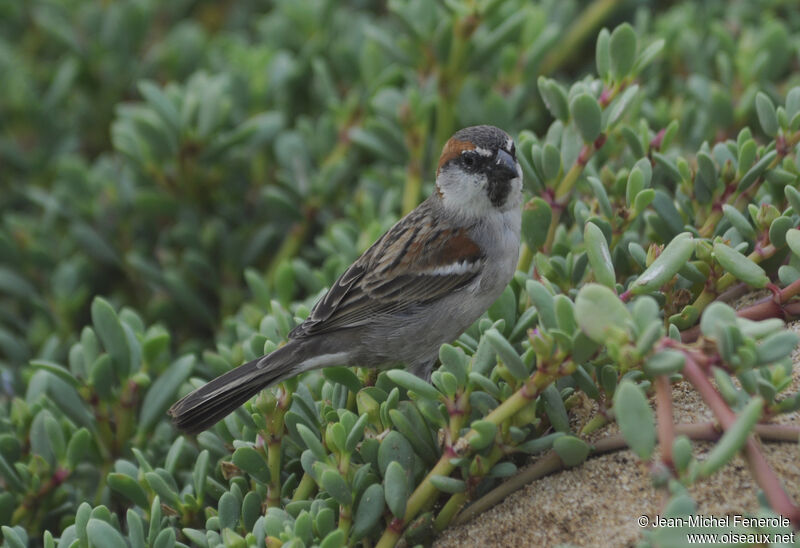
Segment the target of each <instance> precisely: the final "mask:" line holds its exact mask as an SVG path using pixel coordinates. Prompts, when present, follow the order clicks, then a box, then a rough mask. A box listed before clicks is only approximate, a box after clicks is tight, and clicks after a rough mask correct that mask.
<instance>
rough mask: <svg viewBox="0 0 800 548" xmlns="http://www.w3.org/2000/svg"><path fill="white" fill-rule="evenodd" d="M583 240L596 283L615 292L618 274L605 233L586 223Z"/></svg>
mask: <svg viewBox="0 0 800 548" xmlns="http://www.w3.org/2000/svg"><path fill="white" fill-rule="evenodd" d="M583 240H584V242H585V244H586V254H587V255H588V256H589V264H590V265H591V266H592V273H593V274H594V279H595V281H597V282H598V283H600V284H603V285H604V286H606V287H608V288H610V289H612V290H613V289H614V287H615V285H616V274H615V273H614V263H613V261H612V260H611V252H610V251H609V250H608V242H607V241H606V237H605V235H604V234H603V231H602V230H600V228H599V227H598V226H597V225H596V224H594V223H586V226H585V227H584V228H583Z"/></svg>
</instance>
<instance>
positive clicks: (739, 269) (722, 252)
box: [714, 242, 769, 288]
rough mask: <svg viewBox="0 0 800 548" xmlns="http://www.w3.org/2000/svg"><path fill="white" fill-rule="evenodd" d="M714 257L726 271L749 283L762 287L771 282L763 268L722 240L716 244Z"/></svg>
mask: <svg viewBox="0 0 800 548" xmlns="http://www.w3.org/2000/svg"><path fill="white" fill-rule="evenodd" d="M714 257H715V258H716V259H717V262H719V264H720V266H722V268H724V269H725V271H726V272H730V273H731V274H733V275H734V276H736V278H738V279H739V280H741V281H743V282H744V283H746V284H748V285H751V286H753V287H759V288H760V287H764V286H765V285H767V284H768V283H769V278H768V277H767V273H766V272H764V269H763V268H761V267H760V266H758V265H757V264H756V263H754V262H753V261H752V260H750V259H749V258H747V257H745V256H744V255H742V254H741V253H739V252H738V251H736V250H735V249H733V248H731V247H729V246H727V245H725V244H723V243H721V242H717V243H715V244H714Z"/></svg>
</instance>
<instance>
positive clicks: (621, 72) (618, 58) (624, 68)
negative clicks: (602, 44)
mask: <svg viewBox="0 0 800 548" xmlns="http://www.w3.org/2000/svg"><path fill="white" fill-rule="evenodd" d="M609 52H610V56H611V58H610V61H611V63H610V64H611V73H612V74H613V75H614V77H615V78H617V79H618V80H620V79H622V78H624V77H625V76H627V75H628V73H629V72H630V70H631V69H632V68H633V63H634V62H635V61H636V31H634V30H633V27H632V26H631V25H630V24H628V23H623V24H621V25H619V26H618V27H617V28H615V29H614V32H612V33H611V41H610V43H609Z"/></svg>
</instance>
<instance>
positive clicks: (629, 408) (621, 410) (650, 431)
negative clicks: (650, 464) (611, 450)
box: [614, 380, 656, 460]
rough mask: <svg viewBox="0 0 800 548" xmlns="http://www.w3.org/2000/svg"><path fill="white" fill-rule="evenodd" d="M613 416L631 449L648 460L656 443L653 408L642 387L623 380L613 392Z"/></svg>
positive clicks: (641, 457)
mask: <svg viewBox="0 0 800 548" xmlns="http://www.w3.org/2000/svg"><path fill="white" fill-rule="evenodd" d="M614 416H615V417H616V419H617V424H618V425H619V429H620V432H622V436H623V437H624V438H625V441H626V442H627V444H628V446H629V447H630V448H631V450H632V451H633V452H634V453H636V455H638V457H639V458H640V459H642V460H649V459H650V456H651V455H652V454H653V449H654V448H655V445H656V429H655V419H654V417H653V410H652V409H651V408H650V404H649V403H648V401H647V397H645V395H644V392H642V389H641V388H639V386H638V385H636V384H635V383H633V382H631V381H628V380H624V381H622V382H621V383H620V384H619V386H618V387H617V390H616V392H615V393H614Z"/></svg>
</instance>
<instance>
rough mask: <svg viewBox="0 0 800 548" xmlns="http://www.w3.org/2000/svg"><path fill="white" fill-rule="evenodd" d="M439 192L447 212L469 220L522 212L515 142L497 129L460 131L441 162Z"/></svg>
mask: <svg viewBox="0 0 800 548" xmlns="http://www.w3.org/2000/svg"><path fill="white" fill-rule="evenodd" d="M436 192H437V193H438V195H439V197H440V198H441V199H442V202H443V204H444V206H445V207H446V208H447V209H449V210H451V211H453V212H457V213H459V214H461V215H465V216H483V215H486V214H487V213H489V212H491V211H492V210H499V211H508V210H510V209H513V208H519V206H520V204H521V201H522V169H521V168H520V165H519V162H518V161H517V156H516V149H515V147H514V140H513V139H512V138H511V137H510V136H509V135H508V134H507V133H506V132H505V131H503V130H502V129H499V128H496V127H494V126H472V127H467V128H464V129H462V130H459V131H457V132H456V134H455V135H453V136H452V137H451V138H450V140H449V141H447V143H446V144H445V145H444V149H443V150H442V155H441V157H440V158H439V168H438V169H437V171H436Z"/></svg>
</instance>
